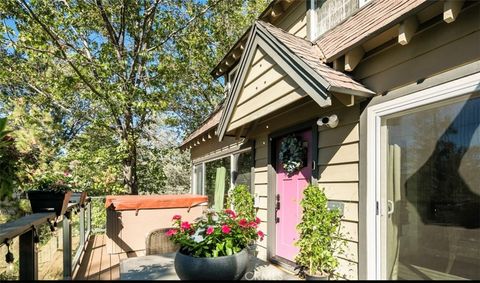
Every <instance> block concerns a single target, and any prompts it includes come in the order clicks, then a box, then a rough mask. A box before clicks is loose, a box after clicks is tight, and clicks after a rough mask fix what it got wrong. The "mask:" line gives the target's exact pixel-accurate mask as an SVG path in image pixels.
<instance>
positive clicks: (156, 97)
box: [0, 0, 266, 194]
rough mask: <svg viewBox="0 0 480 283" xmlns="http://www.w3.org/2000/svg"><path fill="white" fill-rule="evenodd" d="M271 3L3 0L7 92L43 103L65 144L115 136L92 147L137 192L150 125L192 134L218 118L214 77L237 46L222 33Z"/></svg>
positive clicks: (3, 85) (3, 86) (2, 80)
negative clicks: (159, 122) (164, 123)
mask: <svg viewBox="0 0 480 283" xmlns="http://www.w3.org/2000/svg"><path fill="white" fill-rule="evenodd" d="M265 2H266V1H259V2H249V1H246V2H244V1H240V0H236V1H231V2H230V1H221V0H216V1H206V2H204V1H199V2H194V1H190V0H167V1H160V0H149V1H104V0H95V1H89V0H78V1H55V2H51V1H47V0H31V1H27V0H6V1H2V2H1V3H0V15H1V19H2V22H3V26H2V35H3V36H2V38H1V39H0V41H1V42H2V49H1V50H0V65H1V66H2V68H1V69H0V91H1V92H2V95H4V96H9V97H12V96H27V97H35V98H34V99H35V102H36V103H38V104H43V103H45V105H46V107H49V108H50V109H53V113H56V114H59V120H60V121H61V122H62V123H64V125H62V127H63V128H64V129H70V130H71V131H63V133H64V134H66V138H67V140H73V139H74V138H75V136H77V135H82V136H83V137H84V138H85V137H87V136H88V135H89V134H91V136H89V137H90V138H95V136H96V133H97V132H96V131H100V132H101V135H102V136H103V137H105V136H110V137H111V138H110V140H109V142H108V143H107V144H108V145H107V144H102V143H103V142H105V139H101V140H100V141H96V140H91V139H90V142H92V143H97V142H98V143H97V145H96V148H98V149H100V148H102V146H112V145H113V146H114V147H115V149H116V150H114V152H115V155H114V156H111V158H112V160H115V161H116V160H119V162H120V163H121V167H122V168H121V170H122V171H123V172H122V173H123V183H124V185H125V187H126V188H127V189H128V191H129V192H130V193H131V194H137V193H138V176H137V167H138V155H139V152H138V150H139V141H140V140H141V139H142V138H144V137H145V129H146V127H147V126H148V125H150V124H151V123H153V122H154V117H155V116H156V115H157V114H158V113H159V112H168V113H170V117H171V119H170V122H171V123H173V124H175V125H182V123H183V124H184V125H188V126H183V127H181V128H182V130H183V131H186V130H189V129H192V128H194V127H196V126H197V125H198V123H199V121H201V120H202V119H203V118H205V117H206V116H207V115H208V113H209V112H211V110H212V109H213V108H214V107H215V106H216V104H217V103H218V101H219V100H220V98H221V97H222V91H221V87H220V84H219V83H218V82H213V81H212V80H211V79H210V77H209V75H208V71H209V70H210V69H211V68H213V66H214V64H215V62H216V60H217V59H218V58H219V57H220V56H221V55H223V53H224V52H225V50H226V49H227V48H229V46H230V45H231V43H232V42H233V41H234V40H236V39H237V34H229V33H225V32H224V30H225V28H227V29H228V30H235V31H239V30H241V29H242V27H243V26H246V25H247V23H249V21H250V20H251V19H252V18H253V17H254V14H249V13H248V12H251V11H253V10H255V9H256V8H258V7H259V6H260V5H261V4H264V3H265ZM245 7H246V8H245ZM224 13H226V14H224ZM224 18H226V19H227V20H224ZM225 23H227V25H225ZM47 111H48V110H47ZM186 113H188V114H186ZM186 121H188V122H187V123H185V122H186ZM88 128H89V129H88ZM92 129H94V130H92ZM110 153H111V152H110Z"/></svg>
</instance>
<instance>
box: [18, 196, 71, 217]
mask: <svg viewBox="0 0 480 283" xmlns="http://www.w3.org/2000/svg"><path fill="white" fill-rule="evenodd" d="M27 194H28V199H29V200H30V205H31V206H32V212H33V213H39V212H52V211H55V213H56V214H57V216H60V215H63V214H64V213H65V211H66V210H67V207H68V202H69V200H70V197H71V196H72V192H71V191H67V192H55V191H28V192H27Z"/></svg>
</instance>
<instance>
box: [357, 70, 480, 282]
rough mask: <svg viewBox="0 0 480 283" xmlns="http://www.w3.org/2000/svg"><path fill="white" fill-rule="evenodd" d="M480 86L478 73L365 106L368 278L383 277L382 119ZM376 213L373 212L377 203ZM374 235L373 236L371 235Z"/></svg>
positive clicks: (479, 74) (468, 91)
mask: <svg viewBox="0 0 480 283" xmlns="http://www.w3.org/2000/svg"><path fill="white" fill-rule="evenodd" d="M479 90H480V73H475V74H473V75H469V76H466V77H463V78H460V79H456V80H453V81H450V82H447V83H443V84H440V85H437V86H434V87H431V88H428V89H425V90H421V91H418V92H415V93H412V94H409V95H406V96H403V97H399V98H396V99H392V100H390V101H387V102H384V103H381V104H378V105H374V106H372V107H369V108H368V110H367V164H368V167H367V179H366V180H367V198H366V202H367V203H366V208H367V211H366V216H367V217H366V225H367V227H366V228H367V229H366V231H367V246H368V248H367V249H366V252H367V279H386V278H384V277H385V275H384V274H382V269H383V267H382V264H386V262H385V261H384V260H383V261H382V258H384V257H382V255H381V250H382V248H381V246H380V245H381V242H382V239H381V231H380V224H381V223H380V216H381V215H384V214H385V213H386V211H385V207H384V205H383V204H382V203H381V202H380V190H381V189H382V188H381V169H382V168H381V166H380V165H381V157H380V156H381V126H382V119H383V118H385V117H386V116H388V115H392V114H395V113H398V112H403V111H407V110H411V109H413V108H417V107H422V106H425V105H428V104H431V103H437V102H440V101H443V100H447V99H451V98H455V97H459V96H461V95H464V94H467V93H471V92H474V91H479ZM377 202H378V205H379V215H376V205H377ZM372 235H374V236H372Z"/></svg>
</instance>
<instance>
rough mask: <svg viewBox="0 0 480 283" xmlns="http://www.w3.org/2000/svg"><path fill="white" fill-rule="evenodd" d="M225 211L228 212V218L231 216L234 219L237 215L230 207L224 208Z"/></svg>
mask: <svg viewBox="0 0 480 283" xmlns="http://www.w3.org/2000/svg"><path fill="white" fill-rule="evenodd" d="M225 212H226V213H227V214H228V216H230V218H233V219H235V218H236V217H237V215H236V214H235V212H234V211H233V210H231V209H226V210H225Z"/></svg>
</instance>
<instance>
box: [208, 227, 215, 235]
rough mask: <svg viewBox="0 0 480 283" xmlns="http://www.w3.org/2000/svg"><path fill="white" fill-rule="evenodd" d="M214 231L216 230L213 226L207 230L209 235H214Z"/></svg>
mask: <svg viewBox="0 0 480 283" xmlns="http://www.w3.org/2000/svg"><path fill="white" fill-rule="evenodd" d="M213 230H214V228H213V227H212V226H209V227H208V228H207V235H210V234H212V233H213Z"/></svg>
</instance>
